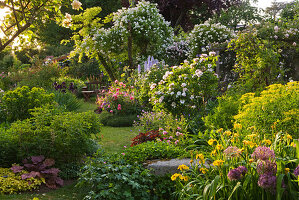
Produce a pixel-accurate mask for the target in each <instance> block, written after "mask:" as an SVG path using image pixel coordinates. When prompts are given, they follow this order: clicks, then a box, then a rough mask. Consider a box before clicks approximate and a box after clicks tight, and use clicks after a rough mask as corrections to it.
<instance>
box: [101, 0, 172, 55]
mask: <svg viewBox="0 0 299 200" xmlns="http://www.w3.org/2000/svg"><path fill="white" fill-rule="evenodd" d="M156 6H157V5H156V4H152V3H149V2H147V1H139V2H138V3H137V5H136V7H132V8H122V9H120V10H118V11H117V12H115V13H114V15H113V21H114V26H113V28H112V29H114V30H113V31H112V30H108V31H107V32H108V34H112V35H113V33H114V36H115V37H118V38H122V39H123V38H127V37H128V34H129V30H131V33H132V35H133V39H134V42H135V43H137V44H140V45H144V41H147V42H148V43H149V44H152V47H153V48H151V49H154V50H153V51H154V53H156V52H162V51H163V49H164V48H166V47H167V46H169V44H171V43H172V41H173V36H174V33H173V30H172V28H171V27H170V23H169V22H166V21H165V19H164V18H163V16H162V15H161V14H160V13H159V10H158V9H157V7H156ZM105 36H106V37H105ZM103 37H105V39H106V41H111V44H110V45H111V46H114V45H116V44H117V43H118V42H121V41H117V40H118V39H114V38H113V37H112V36H110V37H109V40H108V39H107V34H106V35H104V36H103ZM97 40H98V41H99V42H102V41H103V38H97ZM112 41H115V42H112ZM119 46H120V44H119V43H118V45H116V46H114V48H115V49H116V48H118V47H119ZM148 53H151V52H148ZM152 55H153V56H155V55H154V54H152Z"/></svg>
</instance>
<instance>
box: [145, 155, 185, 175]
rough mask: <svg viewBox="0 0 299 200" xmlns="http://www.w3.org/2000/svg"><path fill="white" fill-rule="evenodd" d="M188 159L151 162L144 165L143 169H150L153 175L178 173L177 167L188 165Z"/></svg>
mask: <svg viewBox="0 0 299 200" xmlns="http://www.w3.org/2000/svg"><path fill="white" fill-rule="evenodd" d="M190 160H191V159H190V158H183V159H171V160H152V161H149V162H147V163H144V166H145V168H147V169H150V170H151V171H152V173H153V174H154V175H158V176H162V175H165V174H168V173H171V174H174V173H178V172H179V170H178V166H179V165H182V164H184V165H187V166H189V167H190V166H191V165H190Z"/></svg>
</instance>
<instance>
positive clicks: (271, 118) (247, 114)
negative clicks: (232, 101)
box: [234, 81, 299, 138]
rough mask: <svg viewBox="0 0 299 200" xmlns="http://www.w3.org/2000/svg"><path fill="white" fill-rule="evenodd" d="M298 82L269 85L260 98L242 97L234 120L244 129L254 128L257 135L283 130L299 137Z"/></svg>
mask: <svg viewBox="0 0 299 200" xmlns="http://www.w3.org/2000/svg"><path fill="white" fill-rule="evenodd" d="M298 90H299V82H297V81H296V82H289V83H288V84H286V85H281V84H274V85H270V86H269V87H268V88H267V89H266V90H264V91H262V92H261V94H260V95H258V96H255V95H254V93H247V94H244V95H243V96H242V97H241V99H240V101H241V107H240V110H239V113H238V114H237V115H236V116H234V118H235V120H236V121H237V122H238V123H240V124H242V126H243V127H244V128H245V129H246V128H249V127H252V126H254V127H255V128H256V129H257V130H258V131H259V134H260V135H270V134H272V133H273V131H284V132H287V133H289V134H291V135H293V136H294V137H295V138H298V137H299V132H298V125H299V124H298V123H299V121H298V116H299V113H298V112H299V104H298V102H299V94H298ZM273 129H274V130H273Z"/></svg>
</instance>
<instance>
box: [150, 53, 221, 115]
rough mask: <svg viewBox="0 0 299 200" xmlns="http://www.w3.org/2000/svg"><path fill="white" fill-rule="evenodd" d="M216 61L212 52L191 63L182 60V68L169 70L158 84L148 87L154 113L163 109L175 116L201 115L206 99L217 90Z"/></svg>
mask: <svg viewBox="0 0 299 200" xmlns="http://www.w3.org/2000/svg"><path fill="white" fill-rule="evenodd" d="M216 60H217V57H216V56H215V52H211V53H210V55H207V54H202V55H201V57H200V58H195V59H193V61H192V62H191V63H189V62H188V61H187V60H185V61H184V63H182V65H180V66H173V67H171V68H170V70H169V71H166V72H165V74H164V76H163V78H162V79H161V80H160V81H159V82H158V84H156V83H151V84H150V96H151V98H150V102H151V104H152V105H153V106H154V108H155V109H156V110H160V109H161V110H166V111H168V112H170V113H172V114H173V115H174V116H181V115H184V116H185V117H190V116H193V115H194V114H198V112H200V113H203V112H204V111H205V104H206V102H207V100H208V99H209V98H210V97H212V96H213V95H214V94H215V93H216V91H217V85H218V84H217V83H218V76H217V74H215V72H214V68H215V66H216Z"/></svg>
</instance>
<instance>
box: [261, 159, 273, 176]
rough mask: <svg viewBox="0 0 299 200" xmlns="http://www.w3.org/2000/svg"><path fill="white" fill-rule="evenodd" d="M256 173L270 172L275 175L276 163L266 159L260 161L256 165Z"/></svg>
mask: <svg viewBox="0 0 299 200" xmlns="http://www.w3.org/2000/svg"><path fill="white" fill-rule="evenodd" d="M256 170H257V173H258V174H265V173H267V174H272V175H275V174H276V172H277V165H276V163H275V162H272V161H270V160H266V161H263V160H262V161H260V162H258V164H257V167H256Z"/></svg>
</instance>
